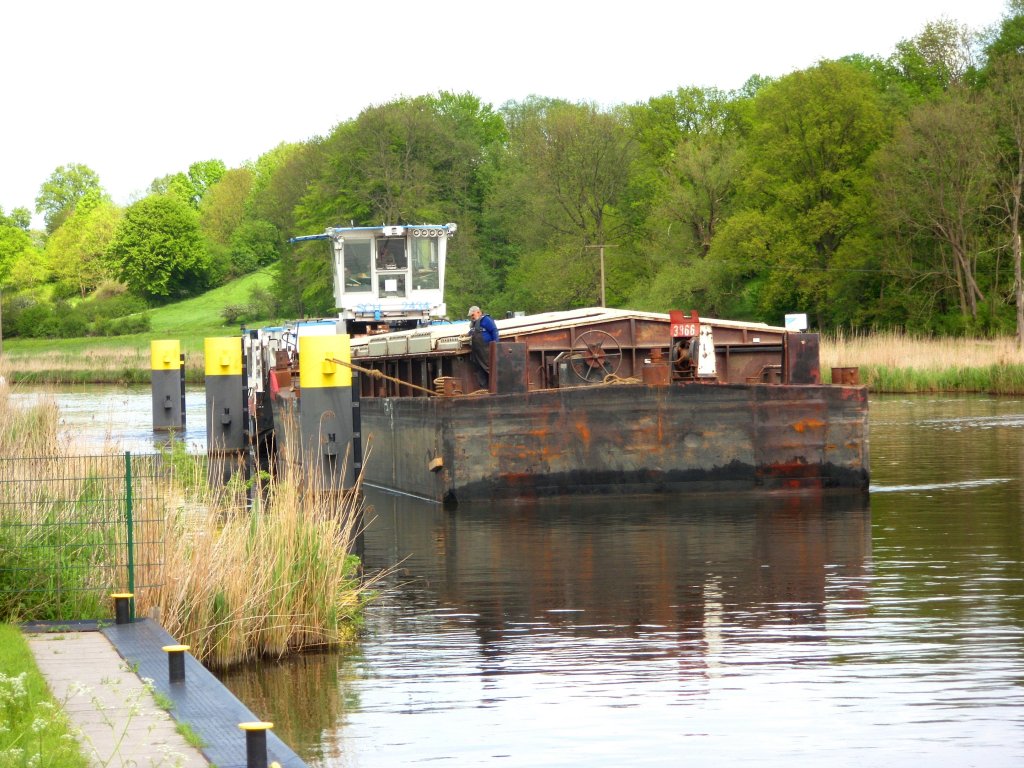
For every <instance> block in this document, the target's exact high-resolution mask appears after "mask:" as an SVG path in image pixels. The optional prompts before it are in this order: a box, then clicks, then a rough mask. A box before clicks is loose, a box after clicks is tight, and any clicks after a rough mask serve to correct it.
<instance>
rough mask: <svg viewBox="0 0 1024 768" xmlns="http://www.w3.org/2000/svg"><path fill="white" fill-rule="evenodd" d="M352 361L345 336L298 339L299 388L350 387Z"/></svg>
mask: <svg viewBox="0 0 1024 768" xmlns="http://www.w3.org/2000/svg"><path fill="white" fill-rule="evenodd" d="M335 360H341V361H342V363H351V362H352V351H351V347H350V346H349V339H348V336H345V335H342V334H338V335H335V336H299V386H300V387H301V388H302V389H304V390H305V389H323V388H327V387H351V386H352V369H351V368H349V367H348V366H347V365H344V364H339V363H336V362H334V361H335Z"/></svg>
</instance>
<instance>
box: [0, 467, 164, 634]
mask: <svg viewBox="0 0 1024 768" xmlns="http://www.w3.org/2000/svg"><path fill="white" fill-rule="evenodd" d="M161 461H162V457H161V456H159V455H134V454H131V453H124V454H110V455H99V456H74V457H68V456H52V457H50V456H44V457H21V458H3V457H0V620H33V621H72V620H81V619H97V618H109V617H111V616H112V615H113V604H112V601H111V599H110V594H111V593H112V592H131V593H134V594H136V595H137V594H139V592H140V591H141V590H144V589H150V588H154V587H156V586H158V585H159V580H160V578H161V573H162V564H163V561H164V525H165V520H166V519H167V516H166V508H165V507H166V504H165V500H164V499H163V498H162V494H161V492H160V483H159V482H157V480H158V479H159V477H160V474H161V471H162V470H161ZM132 612H133V613H134V604H133V605H132Z"/></svg>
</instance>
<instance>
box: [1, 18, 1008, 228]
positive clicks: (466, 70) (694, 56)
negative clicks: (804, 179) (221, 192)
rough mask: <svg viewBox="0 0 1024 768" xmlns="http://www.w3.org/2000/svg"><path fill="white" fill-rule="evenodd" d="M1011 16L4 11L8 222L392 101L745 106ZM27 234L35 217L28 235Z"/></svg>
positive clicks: (249, 150)
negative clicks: (85, 170) (88, 184)
mask: <svg viewBox="0 0 1024 768" xmlns="http://www.w3.org/2000/svg"><path fill="white" fill-rule="evenodd" d="M1005 7H1006V6H1005V0H960V2H954V1H952V0H856V1H854V2H851V1H850V0H844V1H843V2H835V1H834V0H775V2H765V1H764V0H760V1H755V0H731V1H730V0H717V2H716V0H711V1H710V2H708V0H703V1H702V2H685V1H681V0H622V2H607V1H606V0H589V2H578V1H577V0H571V1H570V0H506V1H505V2H495V1H493V0H492V1H490V2H488V0H478V1H477V2H472V1H470V0H434V1H433V2H430V1H429V0H428V1H426V2H412V1H411V0H390V2H378V1H373V0H364V2H359V3H352V2H346V1H344V0H334V1H333V2H332V1H331V0H291V2H288V3H284V2H273V3H269V2H263V0H251V1H250V2H246V3H242V2H235V1H234V0H204V1H203V2H198V1H197V0H176V1H175V2H166V0H165V1H164V2H159V1H158V0H130V1H129V2H125V1H124V0H101V2H97V3H84V2H81V0H49V1H48V0H37V1H35V2H33V1H31V0H11V2H10V3H8V4H6V6H5V8H4V11H3V14H2V19H3V34H2V38H3V40H2V43H0V71H2V74H3V81H4V85H5V88H4V91H5V98H4V104H5V108H4V110H3V114H2V117H0V131H2V134H0V206H2V207H3V209H4V211H6V212H10V211H11V209H13V208H15V207H19V206H23V207H26V208H29V209H33V208H34V207H35V198H36V195H37V194H38V192H39V187H40V185H41V184H42V183H43V182H44V181H45V180H46V179H47V178H48V177H49V175H50V174H51V173H52V172H53V170H54V169H55V168H57V167H58V166H60V165H63V164H67V163H83V164H85V165H87V166H89V167H90V168H92V169H93V170H94V171H96V173H98V174H99V177H100V181H101V182H102V184H103V186H104V188H105V189H106V190H107V191H108V192H109V193H110V194H111V195H112V197H113V198H114V201H115V202H116V203H118V204H121V205H124V204H127V203H128V202H130V201H131V200H132V199H133V198H134V197H135V196H138V195H139V194H140V193H141V192H143V191H144V190H145V189H146V187H147V186H148V185H149V183H150V182H151V181H152V180H153V179H154V178H157V177H159V176H163V175H166V174H168V173H175V172H177V171H184V170H187V168H188V166H189V165H190V164H191V163H193V162H195V161H197V160H208V159H213V158H217V159H220V160H223V161H224V162H225V163H227V165H228V167H233V166H237V165H239V164H241V163H243V162H245V161H246V160H252V159H255V158H257V157H258V156H259V155H261V154H262V153H264V152H265V151H267V150H269V149H271V148H272V147H274V146H276V145H277V144H279V143H280V142H282V141H299V140H303V139H307V138H310V137H312V136H316V135H324V134H327V133H328V132H330V130H331V128H332V127H333V126H335V125H336V124H337V123H339V122H341V121H343V120H347V119H350V118H353V117H355V116H356V115H358V114H359V112H360V111H361V110H362V109H364V108H365V107H367V106H369V105H371V104H379V103H383V102H386V101H389V100H391V99H393V98H395V97H397V96H403V95H405V96H416V95H420V94H424V93H436V92H437V91H439V90H449V91H456V92H463V91H470V92H472V93H474V94H476V95H477V96H479V97H480V98H481V99H483V100H484V101H485V102H488V103H491V104H493V105H494V106H495V107H498V106H500V105H501V104H503V103H505V102H506V101H509V100H521V99H523V98H525V97H527V96H529V95H531V94H536V95H540V96H549V97H558V98H565V99H569V100H572V101H579V100H586V101H594V102H597V103H599V104H602V105H606V106H609V105H614V104H620V103H633V102H638V101H644V100H646V99H648V98H650V97H652V96H656V95H660V94H663V93H667V92H669V91H672V90H674V89H675V88H677V87H679V86H691V85H696V86H715V87H718V88H721V89H723V90H731V89H735V88H738V87H739V86H740V85H742V84H743V82H744V81H746V79H747V78H748V77H749V76H750V75H752V74H761V75H768V76H778V75H784V74H786V73H788V72H792V71H793V70H797V69H803V68H805V67H808V66H811V65H813V64H814V63H815V62H817V61H819V60H820V59H823V58H838V57H840V56H844V55H846V54H850V53H864V54H877V55H881V56H887V55H889V54H890V53H892V51H893V48H894V47H895V45H896V43H897V42H898V41H900V40H903V39H906V38H910V37H913V36H914V35H916V34H917V33H919V32H920V31H921V29H922V28H923V26H924V24H925V23H926V22H928V21H935V20H937V19H939V18H948V19H951V20H953V21H956V22H958V23H961V24H966V25H968V26H970V27H971V28H975V29H980V28H983V27H987V26H989V25H991V24H994V23H996V22H997V21H998V20H999V19H1000V18H1001V17H1002V15H1003V13H1004V11H1005ZM37 221H38V217H37Z"/></svg>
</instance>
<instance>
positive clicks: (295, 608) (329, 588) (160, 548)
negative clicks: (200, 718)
mask: <svg viewBox="0 0 1024 768" xmlns="http://www.w3.org/2000/svg"><path fill="white" fill-rule="evenodd" d="M0 375H3V370H2V368H0ZM9 389H10V388H9V387H7V386H4V385H0V456H3V457H5V458H6V457H14V456H23V457H32V458H26V459H25V460H24V461H22V460H19V461H18V463H17V465H16V466H17V467H18V469H17V472H19V473H23V474H24V478H23V479H24V480H26V481H28V480H29V479H30V478H31V479H32V481H33V484H32V487H33V490H32V493H33V494H34V496H33V497H32V500H31V503H16V504H10V505H6V506H5V507H4V509H5V510H8V511H6V512H5V515H11V514H15V515H18V516H20V518H19V519H18V520H15V521H14V524H13V525H11V524H9V523H10V522H11V521H10V520H9V519H7V520H5V521H4V523H5V525H3V526H0V533H2V534H4V535H5V536H8V537H10V535H12V532H15V533H16V534H17V536H19V537H21V536H24V537H28V538H22V539H19V540H18V541H13V540H12V541H2V542H0V544H2V545H3V549H4V550H5V551H8V550H9V551H11V552H15V551H18V552H29V553H34V555H31V556H34V557H36V558H37V559H39V558H50V559H59V562H57V563H53V562H48V563H44V564H43V565H45V566H46V568H49V569H50V571H51V572H52V571H53V570H54V569H56V572H57V574H58V578H59V579H60V580H61V582H62V583H67V584H74V585H75V587H76V589H75V590H67V591H66V592H67V594H69V595H70V596H71V597H70V598H69V599H77V600H78V602H77V604H75V605H74V606H72V609H73V610H75V611H77V615H76V618H95V617H96V616H97V615H99V614H97V613H96V611H100V610H109V605H107V604H106V603H109V600H105V598H106V595H108V594H109V592H110V591H123V590H124V587H125V585H124V583H123V578H122V577H121V576H120V561H118V562H117V563H116V564H115V565H114V566H112V567H107V566H108V561H109V560H110V558H109V557H107V556H106V553H107V551H108V549H109V548H110V547H112V546H113V547H116V549H118V550H123V549H124V547H123V541H124V532H123V531H120V532H118V531H117V530H116V528H115V527H113V526H108V527H107V528H105V527H104V526H103V525H102V524H97V525H95V526H93V525H65V526H61V525H54V523H59V522H60V520H59V516H61V515H67V514H71V511H72V510H75V509H77V508H79V507H80V506H81V503H80V502H81V501H82V500H85V499H88V500H89V501H90V502H93V503H95V502H97V500H99V506H100V507H105V506H111V505H105V504H104V503H103V499H104V498H105V497H104V496H103V493H102V491H100V490H97V486H98V483H97V480H96V478H95V477H89V476H88V474H87V473H83V475H82V476H81V477H73V478H71V480H70V481H69V480H68V478H67V477H62V478H61V481H62V483H64V484H63V485H61V487H60V488H59V491H58V490H56V489H53V488H49V489H48V488H46V487H40V482H42V484H43V486H45V483H46V481H45V471H44V470H43V467H44V466H54V460H57V462H58V463H59V464H63V460H66V459H67V458H68V457H71V456H74V455H76V452H75V446H74V443H73V442H69V441H66V440H64V439H63V437H62V436H61V434H60V433H59V426H58V411H57V407H56V405H55V404H54V403H52V402H47V401H45V400H43V401H41V402H39V403H37V404H33V405H30V406H22V405H15V404H14V403H12V402H11V398H10V397H9ZM292 444H297V441H295V442H294V443H292ZM113 458H114V459H115V460H116V459H117V458H118V457H116V456H115V457H113ZM35 463H38V466H35ZM157 463H158V465H159V467H160V471H159V472H153V473H152V474H151V475H147V477H146V479H145V484H144V485H145V486H146V487H143V488H142V490H141V492H140V493H138V494H137V496H138V498H137V504H139V508H138V512H137V514H136V520H138V521H140V526H139V528H138V531H137V535H136V542H135V543H136V548H137V550H136V553H135V561H136V566H137V567H136V584H137V585H138V584H142V585H144V587H143V588H141V589H140V588H138V587H137V588H136V593H135V594H136V610H137V612H138V613H139V614H140V615H145V614H147V613H150V612H152V611H153V609H157V610H158V612H159V614H158V615H159V618H160V621H161V623H162V624H163V626H164V627H165V628H166V629H167V630H168V631H169V632H170V633H171V634H172V635H174V636H175V637H177V638H178V639H179V640H180V641H181V642H183V643H186V644H188V645H190V646H191V651H192V653H193V654H194V655H196V656H197V657H198V658H200V659H201V660H203V661H205V662H207V663H209V664H211V665H212V666H219V667H226V666H229V665H232V664H236V663H239V662H244V661H247V660H251V659H254V658H257V657H263V656H274V657H280V656H283V655H285V654H288V653H293V652H298V651H303V650H307V649H311V648H323V647H331V646H338V645H343V644H347V643H350V642H352V641H353V640H354V639H355V638H356V636H357V633H358V630H359V628H360V626H361V616H362V610H363V608H364V606H365V603H366V601H367V600H368V599H369V598H370V597H371V596H372V595H373V594H374V592H373V590H374V588H375V586H376V580H375V579H367V578H365V577H364V576H363V575H362V573H361V565H360V561H359V559H358V558H357V557H356V556H354V555H353V554H351V552H352V550H353V548H354V544H355V542H356V539H357V537H358V535H359V534H360V533H361V531H360V526H361V524H362V523H361V521H362V515H363V503H362V496H361V494H360V493H359V492H358V488H357V489H356V490H355V491H354V492H348V493H345V494H340V493H338V492H330V491H324V490H321V489H319V488H318V487H316V484H315V483H312V482H309V481H308V480H307V478H308V476H309V473H306V472H303V470H302V469H301V467H300V464H299V463H298V462H297V461H295V460H294V459H289V460H287V461H286V462H285V463H284V465H283V466H284V469H283V471H282V472H281V473H280V474H279V475H277V476H276V477H274V478H262V479H261V480H262V483H261V486H262V487H261V488H260V489H258V490H257V491H256V493H255V496H256V499H255V503H254V504H253V505H252V506H251V508H250V507H249V506H248V505H247V503H246V499H247V496H249V495H251V494H247V489H246V487H245V484H244V483H243V482H242V481H241V480H239V481H236V482H232V483H230V484H229V485H228V486H226V487H225V486H220V487H215V488H211V487H210V486H209V485H208V483H207V468H206V457H205V456H191V455H188V454H186V453H185V452H184V448H183V447H181V446H180V444H177V445H176V448H175V449H172V450H171V451H169V452H168V453H167V454H165V455H164V456H162V457H159V460H158V462H157ZM41 478H42V479H41ZM6 480H11V482H10V483H8V482H6ZM17 480H18V478H14V477H12V478H5V487H9V488H20V487H22V485H20V484H19V483H18V482H17ZM68 482H70V483H71V485H68V484H67V483H68ZM149 486H151V487H149ZM111 497H112V496H111ZM112 504H113V503H112ZM11 510H13V512H12V511H11ZM108 511H109V512H110V513H111V514H112V515H113V517H115V518H116V517H117V515H118V514H119V508H116V507H115V508H114V509H112V510H108ZM77 519H78V520H79V521H80V520H81V518H77ZM57 530H59V531H61V532H62V533H61V535H62V536H65V535H66V532H68V531H72V532H74V534H73V535H75V536H79V537H82V536H84V537H86V538H85V539H82V540H78V539H76V540H74V541H71V540H67V539H66V538H65V539H62V540H61V541H60V542H59V545H58V543H52V548H51V547H50V545H47V546H42V545H41V544H40V541H39V538H40V537H52V536H53V535H54V534H53V532H54V531H57ZM32 537H35V538H34V539H33V538H32ZM111 537H112V538H113V539H114V540H116V542H117V543H116V544H115V543H111V542H110V541H108V539H110V538H111ZM54 553H59V555H55V554H54ZM19 556H20V555H19ZM119 556H120V555H117V556H114V559H115V560H116V558H117V557H119ZM5 558H6V555H5ZM100 561H103V562H102V563H101V562H100ZM22 571H23V572H25V573H33V571H32V569H31V568H25V569H21V568H19V569H18V572H22ZM0 586H3V585H0ZM23 586H26V587H31V586H32V585H23ZM25 591H26V592H31V591H32V590H31V589H28V588H26V589H25ZM75 595H78V596H79V597H77V598H75V597H74V596H75ZM98 601H99V602H98ZM13 606H14V607H13V608H12V606H11V604H10V603H9V604H8V605H7V606H6V607H5V610H6V613H7V614H8V615H7V616H6V617H3V616H0V619H5V618H6V619H7V620H11V619H35V618H47V616H46V615H45V611H46V610H47V606H46V605H45V604H42V603H39V604H36V603H31V602H25V601H24V600H21V601H20V602H16V603H14V604H13ZM101 606H102V607H101ZM50 607H51V608H52V601H51V604H50ZM12 613H13V614H17V615H12ZM108 615H109V614H108ZM64 618H67V616H66V615H65V616H64Z"/></svg>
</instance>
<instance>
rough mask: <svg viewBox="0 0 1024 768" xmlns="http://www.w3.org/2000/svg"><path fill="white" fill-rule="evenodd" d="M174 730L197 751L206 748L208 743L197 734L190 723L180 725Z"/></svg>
mask: <svg viewBox="0 0 1024 768" xmlns="http://www.w3.org/2000/svg"><path fill="white" fill-rule="evenodd" d="M174 730H176V731H177V732H178V733H180V734H181V736H182V737H183V738H184V739H185V741H187V742H188V743H189V744H190V745H191V746H193V747H195V748H196V749H202V748H203V747H205V746H206V741H205V740H204V739H203V737H202V736H200V735H199V734H198V733H196V732H195V730H194V729H193V728H192V726H191V725H189V724H188V723H178V724H177V725H176V726H174Z"/></svg>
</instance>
